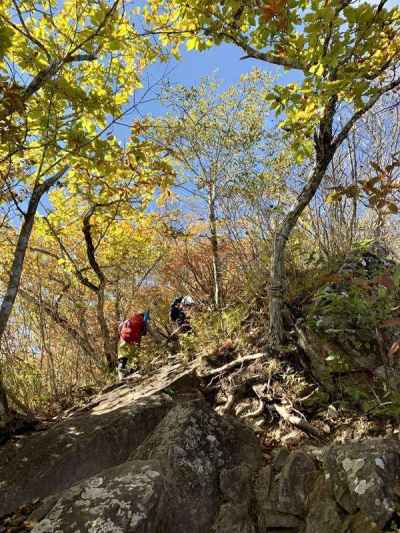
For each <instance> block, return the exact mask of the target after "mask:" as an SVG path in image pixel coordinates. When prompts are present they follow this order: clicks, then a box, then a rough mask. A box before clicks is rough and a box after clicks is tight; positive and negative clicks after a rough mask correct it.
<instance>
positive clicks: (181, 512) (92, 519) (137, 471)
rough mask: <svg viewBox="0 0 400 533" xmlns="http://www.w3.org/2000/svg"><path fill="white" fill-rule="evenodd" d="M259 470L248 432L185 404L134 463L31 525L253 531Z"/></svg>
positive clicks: (72, 530)
mask: <svg viewBox="0 0 400 533" xmlns="http://www.w3.org/2000/svg"><path fill="white" fill-rule="evenodd" d="M261 464H262V454H261V451H260V448H259V446H258V442H257V439H256V437H255V436H254V434H253V433H252V432H251V431H250V430H249V429H248V428H247V427H245V426H244V425H242V424H241V423H240V422H237V421H236V420H235V419H233V418H221V417H219V416H218V415H216V414H215V412H214V411H213V410H212V409H211V408H210V407H209V406H208V405H207V404H206V403H204V402H202V401H192V402H185V403H184V404H181V405H177V406H176V407H174V408H173V409H171V411H170V412H169V413H168V414H167V415H166V416H165V418H164V419H163V421H162V422H161V423H160V424H159V425H158V427H157V428H156V429H155V430H154V431H153V433H152V434H151V435H150V436H149V437H148V438H147V439H146V441H145V442H144V443H143V444H142V445H141V446H140V447H139V448H138V449H137V451H136V453H134V454H132V457H131V459H130V460H128V461H126V462H125V463H124V464H121V465H119V466H117V467H114V468H112V469H108V470H105V471H103V472H101V473H98V474H97V475H96V476H94V477H92V478H91V479H88V480H85V481H83V482H80V483H78V484H76V485H74V486H73V487H72V488H70V489H68V490H66V491H64V492H63V493H61V494H59V495H56V496H55V497H52V498H49V499H48V500H47V501H45V502H44V503H43V505H42V506H41V507H40V508H39V509H37V510H36V511H35V512H34V513H33V514H32V515H31V516H30V517H29V520H31V521H36V522H37V525H36V527H35V529H34V530H33V531H34V533H54V532H56V531H57V532H58V531H60V532H61V531H62V532H63V533H80V532H82V533H84V532H89V533H100V532H104V533H106V532H110V533H111V532H113V533H128V532H129V533H156V532H160V533H189V532H190V533H206V532H210V531H211V530H214V531H216V532H218V533H223V532H225V531H226V532H228V531H229V533H233V532H237V533H239V532H240V533H245V532H246V533H255V531H256V529H255V527H254V523H253V518H252V516H251V513H250V506H251V502H252V478H253V477H254V476H255V474H256V472H257V471H258V469H259V467H260V465H261ZM215 522H216V524H215V527H214V528H213V524H214V523H215Z"/></svg>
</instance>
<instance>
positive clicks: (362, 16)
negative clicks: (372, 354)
mask: <svg viewBox="0 0 400 533" xmlns="http://www.w3.org/2000/svg"><path fill="white" fill-rule="evenodd" d="M149 4H150V8H149V10H148V16H149V22H150V23H151V24H152V31H153V33H156V34H159V35H160V36H161V40H162V41H163V42H164V41H166V42H167V41H169V42H172V43H173V44H174V45H175V46H176V47H178V46H179V43H180V42H182V41H186V43H187V47H188V48H189V49H196V50H204V49H206V48H208V47H210V46H212V45H214V44H220V43H221V42H229V43H234V44H236V45H237V46H239V47H240V48H242V49H243V51H244V53H245V54H246V55H245V58H252V59H257V60H260V61H263V62H266V63H270V64H273V65H279V66H281V67H284V68H286V69H290V70H293V71H297V72H298V73H299V74H300V75H299V79H300V81H298V82H297V83H289V84H286V85H276V86H275V87H274V89H273V91H270V92H269V94H267V95H266V96H267V98H268V99H269V100H270V102H271V105H272V106H273V107H274V109H275V110H276V112H277V114H278V115H280V116H283V117H284V118H283V120H282V127H283V128H284V130H285V132H286V134H287V136H288V138H289V139H290V140H291V145H292V149H293V150H294V153H295V156H296V158H297V159H298V160H301V159H302V158H304V157H311V158H312V160H313V167H312V170H311V172H310V174H309V176H308V179H307V181H306V182H305V183H304V187H303V189H302V191H301V192H300V194H299V195H298V198H297V200H296V201H295V202H294V204H293V206H292V208H291V209H290V210H289V212H288V213H287V214H286V216H285V218H284V220H283V222H282V224H281V226H280V228H279V229H278V231H277V232H276V235H275V241H274V252H273V257H272V266H271V277H272V283H271V297H270V334H271V339H272V341H273V342H274V343H277V344H281V343H282V342H283V341H284V339H285V329H284V320H283V307H284V283H283V282H284V257H285V248H286V244H287V241H288V239H289V238H290V236H291V233H292V231H293V229H294V228H295V227H296V224H297V221H298V219H299V217H300V216H301V214H302V213H303V211H304V209H305V208H306V207H307V206H308V205H309V203H310V201H311V200H312V198H313V197H314V195H315V193H316V191H317V190H318V188H319V185H320V183H321V181H322V180H323V178H324V176H325V173H326V170H327V168H328V166H329V164H330V163H331V161H332V158H333V156H334V155H335V153H336V151H337V150H338V148H339V147H340V146H341V144H342V143H343V142H344V140H345V139H346V138H347V136H348V135H349V133H350V131H351V129H352V128H353V126H354V125H355V124H356V123H357V121H358V120H359V119H360V118H361V117H362V116H363V115H364V114H365V113H366V112H367V111H369V110H370V109H372V107H373V106H374V105H375V104H376V103H377V102H378V101H379V99H380V98H381V96H382V95H384V94H386V93H389V92H391V91H395V90H396V89H398V87H399V86H400V77H399V58H400V7H399V6H394V7H389V2H388V0H380V1H379V2H378V1H377V2H365V1H364V2H363V1H358V0H331V1H329V2H327V1H326V0H278V1H276V0H274V1H272V0H270V1H269V0H268V1H259V0H246V1H242V0H219V1H213V0H194V1H192V2H191V3H190V5H189V4H188V3H187V2H186V1H185V0H169V1H161V0H149ZM156 18H157V23H156V24H154V21H155V20H156ZM150 19H151V20H150ZM343 108H345V110H346V120H345V121H344V123H342V124H341V123H339V121H338V120H336V119H337V113H338V111H339V110H342V111H343Z"/></svg>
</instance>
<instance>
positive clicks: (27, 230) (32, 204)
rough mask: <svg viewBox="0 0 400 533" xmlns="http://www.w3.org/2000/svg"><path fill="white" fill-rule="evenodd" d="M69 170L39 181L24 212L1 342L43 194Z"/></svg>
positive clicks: (1, 315) (3, 400)
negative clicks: (41, 181)
mask: <svg viewBox="0 0 400 533" xmlns="http://www.w3.org/2000/svg"><path fill="white" fill-rule="evenodd" d="M67 170H68V167H67V166H65V167H64V168H63V169H62V170H60V171H59V172H57V174H55V175H54V176H52V177H51V178H48V179H47V180H45V181H44V182H43V183H39V182H37V183H36V184H35V186H34V188H33V191H32V194H31V196H30V199H29V203H28V209H27V211H26V213H25V214H24V220H23V223H22V226H21V229H20V232H19V235H18V240H17V244H16V247H15V251H14V258H13V262H12V266H11V271H10V276H9V280H8V283H7V287H6V292H5V295H4V298H3V301H2V303H1V307H0V344H1V340H2V338H3V335H4V332H5V330H6V328H7V324H8V321H9V319H10V316H11V313H12V310H13V307H14V303H15V299H16V297H17V294H18V289H19V285H20V282H21V276H22V270H23V267H24V259H25V255H26V250H27V248H28V244H29V239H30V236H31V233H32V228H33V224H34V221H35V215H36V211H37V208H38V205H39V202H40V200H41V198H42V197H43V195H44V194H45V193H46V192H47V191H48V190H49V189H50V188H51V187H52V186H53V185H54V184H55V183H56V182H57V181H58V180H59V179H60V178H61V177H62V176H63V175H64V174H65V173H66V172H67ZM3 411H4V413H7V412H8V402H7V395H6V392H5V389H4V386H3V385H2V380H1V372H0V421H1V418H2V416H3V415H2V412H3Z"/></svg>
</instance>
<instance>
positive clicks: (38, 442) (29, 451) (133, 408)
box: [0, 387, 174, 516]
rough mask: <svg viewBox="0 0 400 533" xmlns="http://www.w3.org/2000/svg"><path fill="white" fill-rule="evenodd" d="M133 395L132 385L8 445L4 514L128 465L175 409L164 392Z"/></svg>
mask: <svg viewBox="0 0 400 533" xmlns="http://www.w3.org/2000/svg"><path fill="white" fill-rule="evenodd" d="M132 394H133V393H132V392H131V390H130V389H129V388H128V387H122V388H118V389H116V390H115V391H112V392H110V393H107V394H106V395H104V397H103V398H101V399H99V401H98V404H97V405H96V404H95V405H94V407H92V408H90V409H87V410H86V411H83V412H79V413H76V414H75V415H74V416H71V417H69V418H67V419H66V420H63V421H62V422H61V423H59V424H56V425H54V426H52V427H51V428H50V429H49V430H48V431H45V432H40V433H35V434H33V435H29V436H26V437H24V438H19V439H15V440H11V441H9V442H8V443H7V444H5V445H4V446H3V447H2V448H1V454H0V516H2V515H4V514H6V513H9V512H12V511H14V510H15V509H17V508H18V507H19V506H20V505H22V504H24V503H27V502H29V501H31V500H33V499H35V498H42V497H46V496H48V495H50V494H54V493H57V492H59V491H62V490H64V489H66V488H68V487H70V486H71V485H73V484H74V483H76V482H77V481H79V480H81V479H86V478H88V477H90V476H92V475H94V474H97V473H98V472H101V471H103V470H105V469H107V468H110V467H111V466H115V465H118V464H121V463H123V462H124V461H126V460H127V459H128V457H129V455H130V453H131V452H132V451H133V450H134V449H136V448H137V446H139V444H141V443H142V442H143V441H144V440H145V438H146V437H147V436H148V435H149V433H151V431H153V430H154V428H155V427H156V426H157V424H158V423H159V422H160V421H161V420H162V418H163V417H164V416H165V414H166V413H167V412H168V411H169V409H171V407H172V406H173V405H174V402H173V401H172V400H171V398H170V397H169V396H167V395H166V394H162V393H161V394H158V395H154V396H150V397H147V398H143V399H141V400H140V401H137V402H132V401H131V395H132Z"/></svg>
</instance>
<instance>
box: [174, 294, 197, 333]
mask: <svg viewBox="0 0 400 533" xmlns="http://www.w3.org/2000/svg"><path fill="white" fill-rule="evenodd" d="M193 305H194V300H193V298H192V297H191V296H178V297H177V298H175V300H174V301H173V302H172V304H171V307H170V311H169V316H170V319H171V321H172V322H175V323H176V325H177V326H178V329H177V330H176V331H174V333H173V334H177V333H188V332H189V331H192V326H191V325H190V312H191V309H192V307H193Z"/></svg>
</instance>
